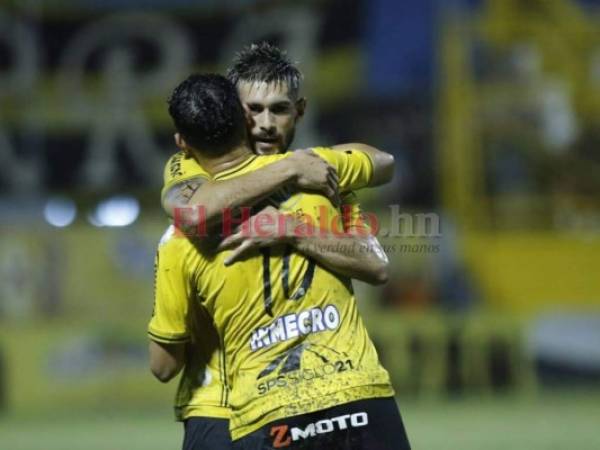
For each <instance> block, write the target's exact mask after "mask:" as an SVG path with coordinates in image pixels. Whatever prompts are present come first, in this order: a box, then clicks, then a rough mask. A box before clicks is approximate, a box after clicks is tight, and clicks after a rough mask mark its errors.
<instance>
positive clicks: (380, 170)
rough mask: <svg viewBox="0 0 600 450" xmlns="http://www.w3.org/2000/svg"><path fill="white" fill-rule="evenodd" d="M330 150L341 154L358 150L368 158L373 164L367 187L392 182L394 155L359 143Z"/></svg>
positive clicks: (335, 146)
mask: <svg viewBox="0 0 600 450" xmlns="http://www.w3.org/2000/svg"><path fill="white" fill-rule="evenodd" d="M331 148H332V149H333V150H336V151H342V152H344V151H352V150H359V151H361V152H363V153H365V154H366V155H368V156H369V158H370V160H371V163H372V164H373V175H372V177H371V180H370V182H369V187H375V186H381V185H382V184H386V183H389V182H390V181H392V178H393V177H394V155H391V154H389V153H386V152H384V151H381V150H379V149H377V148H375V147H372V146H370V145H367V144H359V143H350V144H339V145H334V146H333V147H331Z"/></svg>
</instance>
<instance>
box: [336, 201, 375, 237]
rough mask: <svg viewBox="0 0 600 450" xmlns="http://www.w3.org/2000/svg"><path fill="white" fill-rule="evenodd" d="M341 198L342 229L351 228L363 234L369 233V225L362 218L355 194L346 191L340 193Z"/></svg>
mask: <svg viewBox="0 0 600 450" xmlns="http://www.w3.org/2000/svg"><path fill="white" fill-rule="evenodd" d="M341 200H342V202H341V204H342V222H343V226H344V231H348V230H350V229H353V230H355V231H359V232H360V233H361V234H363V235H367V234H371V227H370V226H369V225H368V224H367V222H366V221H365V220H364V217H363V213H362V211H361V209H360V204H359V203H358V198H357V197H356V194H355V193H354V192H347V193H345V194H343V195H342V199H341Z"/></svg>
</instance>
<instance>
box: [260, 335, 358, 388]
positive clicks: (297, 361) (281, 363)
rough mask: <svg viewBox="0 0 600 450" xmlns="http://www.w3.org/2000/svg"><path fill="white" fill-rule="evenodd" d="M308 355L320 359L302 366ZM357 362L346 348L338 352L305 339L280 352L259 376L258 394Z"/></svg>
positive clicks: (351, 365) (347, 367)
mask: <svg viewBox="0 0 600 450" xmlns="http://www.w3.org/2000/svg"><path fill="white" fill-rule="evenodd" d="M306 355H312V356H313V357H315V358H317V363H316V364H315V363H314V362H313V364H310V367H307V368H304V367H302V360H303V358H305V357H306ZM355 367H356V366H355V364H354V362H353V361H352V359H350V358H349V356H348V354H347V353H346V352H339V351H337V350H336V349H334V348H332V347H329V346H327V345H322V344H316V343H312V342H303V343H301V344H298V345H296V346H294V347H292V348H291V349H289V350H288V351H286V352H284V353H282V354H281V355H278V356H277V357H276V358H275V359H273V360H272V361H271V362H270V363H269V364H267V366H266V367H265V368H264V369H263V370H262V371H261V372H260V373H259V374H258V376H257V377H256V380H257V381H258V383H257V386H256V387H257V389H258V394H259V395H264V394H266V393H267V392H270V391H272V390H273V389H280V388H286V387H289V386H294V385H298V384H299V383H303V382H307V381H311V380H316V379H321V378H327V377H330V376H334V375H335V374H339V373H341V372H346V371H347V370H354V369H355Z"/></svg>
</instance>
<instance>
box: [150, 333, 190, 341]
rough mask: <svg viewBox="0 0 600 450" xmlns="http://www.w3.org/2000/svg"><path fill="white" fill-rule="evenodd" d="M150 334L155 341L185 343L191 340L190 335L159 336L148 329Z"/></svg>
mask: <svg viewBox="0 0 600 450" xmlns="http://www.w3.org/2000/svg"><path fill="white" fill-rule="evenodd" d="M148 336H149V337H150V339H152V340H153V341H156V342H162V343H165V344H185V343H186V342H188V341H189V340H190V338H189V336H183V337H180V338H172V337H164V336H159V335H157V334H154V333H152V332H151V331H148Z"/></svg>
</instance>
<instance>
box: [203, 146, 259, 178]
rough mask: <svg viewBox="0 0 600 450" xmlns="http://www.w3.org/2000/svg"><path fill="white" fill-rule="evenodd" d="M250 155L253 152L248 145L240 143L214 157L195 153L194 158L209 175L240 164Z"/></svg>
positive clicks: (252, 154)
mask: <svg viewBox="0 0 600 450" xmlns="http://www.w3.org/2000/svg"><path fill="white" fill-rule="evenodd" d="M252 156H254V153H252V150H250V147H248V146H247V145H246V144H241V145H239V146H237V147H235V148H234V149H233V150H231V151H230V152H228V153H227V154H226V155H221V156H216V157H206V156H202V155H196V159H197V161H198V163H199V164H200V165H201V166H202V167H203V168H204V170H206V171H207V172H208V173H209V174H211V175H215V174H217V173H219V172H222V171H224V170H227V169H230V168H232V167H236V166H238V165H240V164H241V163H243V162H244V161H246V160H247V159H248V158H250V157H252Z"/></svg>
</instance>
